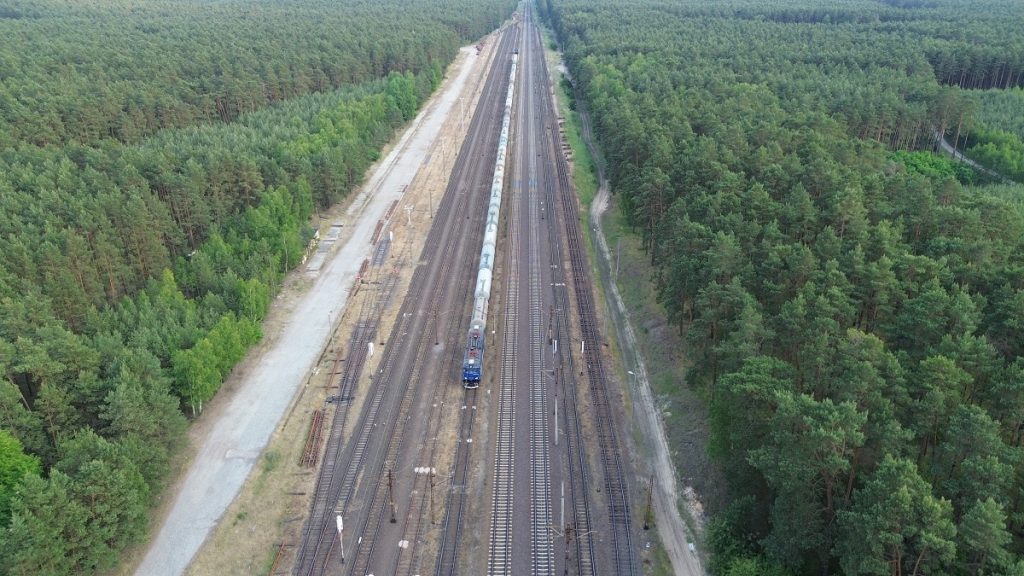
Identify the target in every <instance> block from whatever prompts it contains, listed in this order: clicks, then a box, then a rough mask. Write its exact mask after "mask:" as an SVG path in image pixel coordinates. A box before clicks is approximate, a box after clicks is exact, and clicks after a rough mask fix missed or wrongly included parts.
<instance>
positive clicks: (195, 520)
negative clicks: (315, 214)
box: [135, 48, 484, 576]
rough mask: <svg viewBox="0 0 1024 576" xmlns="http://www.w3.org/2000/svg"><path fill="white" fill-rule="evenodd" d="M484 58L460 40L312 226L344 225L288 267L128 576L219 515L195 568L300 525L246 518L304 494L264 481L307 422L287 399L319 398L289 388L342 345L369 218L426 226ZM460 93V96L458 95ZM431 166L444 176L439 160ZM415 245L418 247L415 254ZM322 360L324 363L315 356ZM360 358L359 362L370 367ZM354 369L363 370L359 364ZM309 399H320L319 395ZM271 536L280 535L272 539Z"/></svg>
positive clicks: (165, 563)
mask: <svg viewBox="0 0 1024 576" xmlns="http://www.w3.org/2000/svg"><path fill="white" fill-rule="evenodd" d="M482 60H484V58H481V57H479V56H477V55H476V50H475V49H471V48H466V49H463V50H462V52H460V55H459V57H458V59H457V60H456V63H455V64H453V66H452V68H451V69H450V70H449V78H448V79H447V80H446V81H445V83H444V84H443V85H442V87H441V89H440V90H439V91H438V93H437V94H435V96H434V97H433V98H432V99H431V100H430V101H428V102H427V104H426V106H425V107H424V110H423V111H422V112H421V113H420V114H419V115H418V116H417V117H416V119H415V120H413V122H412V123H411V124H410V126H409V128H408V129H407V130H406V131H405V133H404V134H403V135H402V136H401V138H400V139H399V140H398V142H397V143H396V144H395V145H394V147H393V148H392V149H391V151H390V152H389V153H388V154H387V155H386V156H385V157H384V158H383V160H381V161H380V162H379V163H378V164H377V165H376V166H375V167H374V168H373V169H371V170H372V172H373V174H372V176H371V177H370V178H369V180H368V181H367V184H366V185H365V186H364V187H363V188H362V189H361V190H360V191H359V193H358V194H357V195H355V196H354V197H353V198H351V199H350V200H348V201H347V202H346V203H345V204H344V205H343V206H340V207H337V208H335V209H333V210H332V211H330V213H328V214H327V218H326V219H324V220H323V221H322V222H321V233H322V234H323V233H324V232H326V231H327V229H329V228H330V226H331V225H332V224H337V223H340V224H343V228H342V232H341V234H340V236H339V237H338V239H337V241H336V242H335V247H334V253H333V255H332V256H329V257H328V259H327V260H326V261H325V262H324V263H323V265H322V266H320V269H319V270H318V271H316V272H307V271H306V270H305V268H304V267H303V268H301V269H300V270H298V271H296V272H295V273H293V274H292V276H291V277H290V278H289V280H288V281H287V282H286V286H285V289H284V290H283V291H282V293H281V294H280V295H279V296H278V298H277V299H276V300H275V302H274V304H273V306H272V309H271V312H270V314H269V315H268V318H267V320H266V322H265V323H264V333H265V340H264V341H263V342H262V343H261V345H260V346H259V347H257V348H256V349H254V350H253V351H252V352H251V353H250V355H249V357H248V358H247V359H246V360H244V361H243V362H242V363H241V364H240V365H239V366H238V367H237V368H236V370H235V371H234V373H232V375H231V376H230V377H229V379H228V380H227V381H226V382H225V385H224V387H223V389H222V390H221V393H220V394H219V395H218V397H217V398H216V399H215V400H214V401H213V402H211V404H210V405H209V406H208V407H207V410H206V412H205V413H204V415H203V416H202V417H201V418H200V419H199V421H198V422H196V424H195V425H194V426H193V428H192V429H191V431H190V440H191V444H192V451H191V452H190V456H189V458H188V462H187V463H186V464H185V467H186V470H185V471H184V472H183V474H182V476H181V477H180V479H179V480H178V482H177V483H175V485H174V486H172V487H171V488H169V489H168V491H167V493H166V494H165V496H164V498H167V499H168V500H169V502H168V504H167V505H166V506H165V508H164V509H163V510H161V516H162V518H160V519H158V521H161V520H162V525H161V527H160V530H159V533H158V534H157V536H156V537H155V538H154V540H153V541H152V543H151V544H150V546H149V548H148V550H147V552H146V554H145V557H144V558H143V560H142V562H141V564H140V565H139V566H138V568H137V569H136V571H135V573H136V574H138V575H144V576H151V575H165V574H166V575H178V574H182V573H184V572H185V570H186V568H187V567H188V566H189V564H190V562H191V561H192V559H193V557H194V556H195V555H196V553H197V552H198V550H199V549H200V547H201V546H202V545H203V543H204V541H205V540H206V539H207V536H208V535H209V534H210V533H211V530H212V529H213V528H214V527H215V526H218V522H220V528H219V529H218V530H219V533H221V532H225V531H226V534H227V536H225V537H224V538H218V540H221V541H222V542H226V543H227V545H226V547H218V548H219V550H217V549H212V551H211V554H213V556H212V557H210V558H209V559H206V558H204V559H201V561H200V562H198V564H199V566H197V569H199V568H200V567H202V566H205V567H206V568H204V569H202V570H201V572H202V573H210V574H213V573H217V574H222V573H229V572H232V571H234V573H245V574H249V573H255V572H260V571H265V570H266V569H267V568H268V567H269V565H270V562H271V561H272V558H273V552H272V551H271V550H268V549H267V548H268V547H266V545H265V544H264V545H263V548H262V550H263V552H259V551H255V550H252V549H250V553H249V554H248V562H245V563H241V564H238V563H236V564H234V565H233V567H232V568H230V569H228V566H226V565H225V564H224V561H225V560H226V559H225V558H223V557H221V556H219V554H223V553H224V550H225V549H226V548H231V547H235V548H239V551H241V545H240V543H241V542H243V541H246V540H247V539H249V538H255V539H256V540H257V541H259V540H266V538H268V537H269V538H270V539H271V540H273V539H274V537H275V535H279V534H281V533H282V532H285V533H286V532H289V531H292V530H294V528H293V527H294V526H297V529H298V530H301V520H302V519H301V518H295V517H291V518H289V517H285V518H280V517H279V518H277V520H276V521H273V520H271V521H270V522H269V525H268V524H267V523H260V522H254V521H250V520H249V518H250V515H252V516H253V517H254V518H255V517H259V510H260V509H261V508H262V504H256V503H259V502H270V503H271V504H273V503H278V502H279V501H286V500H288V498H287V496H292V497H293V498H292V500H295V501H296V502H297V503H295V504H290V505H285V506H283V508H284V510H285V511H286V512H288V513H291V512H294V511H295V510H300V511H304V510H303V506H302V505H301V502H302V501H304V500H303V499H300V498H296V497H298V496H303V495H304V494H301V493H300V492H302V490H293V491H292V492H293V494H285V495H284V496H282V495H281V493H280V492H277V493H276V494H275V493H273V490H272V488H270V487H268V486H270V484H269V483H268V482H267V477H269V476H270V475H272V474H273V472H274V471H275V470H279V469H286V468H287V467H288V466H293V465H294V463H295V462H296V461H297V459H298V457H297V455H296V451H298V452H301V449H302V441H303V439H304V436H305V433H306V430H307V429H308V425H309V424H308V422H309V420H308V416H307V417H303V418H298V417H296V418H291V416H292V415H294V414H295V413H296V410H297V407H298V404H297V402H299V401H300V400H301V399H302V398H304V397H306V396H310V397H312V398H313V400H312V401H313V402H317V401H318V400H317V397H318V396H319V395H306V394H297V392H299V391H302V390H307V389H308V388H309V387H310V386H311V382H312V381H311V380H310V378H311V377H313V376H317V375H319V374H320V372H321V367H322V366H323V365H327V366H331V365H333V359H334V357H335V356H336V353H337V346H341V345H343V344H344V342H346V341H347V333H345V334H343V335H342V336H341V337H340V338H341V339H340V341H338V342H333V341H332V339H331V336H332V334H333V333H334V331H335V329H336V326H337V325H338V324H339V323H340V322H341V321H342V320H343V318H348V317H349V316H351V314H349V315H344V314H343V311H344V310H345V306H346V303H347V302H348V299H349V293H350V291H351V289H352V286H353V283H354V280H355V277H356V274H357V272H358V271H359V267H360V266H361V264H362V262H363V260H364V259H365V258H367V257H370V256H372V254H371V246H370V242H369V239H370V237H371V236H372V234H373V231H374V228H375V227H376V225H377V222H378V220H380V219H381V218H383V217H384V215H385V213H386V212H387V210H388V208H389V207H390V206H391V204H392V203H393V202H394V201H396V200H399V201H400V202H399V204H400V207H399V208H398V209H397V210H396V211H395V212H396V213H395V215H394V216H393V217H392V220H393V221H394V222H395V223H396V225H397V223H399V222H400V221H402V220H405V221H406V222H407V225H408V226H412V224H411V223H412V220H413V219H414V218H415V219H416V220H417V221H423V222H428V221H429V218H425V217H423V216H426V212H427V208H428V205H430V207H432V208H435V209H436V204H437V202H438V200H439V199H440V194H441V193H442V192H443V190H444V185H445V182H444V181H443V180H441V181H438V180H437V178H434V177H420V173H421V168H422V167H423V166H425V165H426V166H430V165H431V164H435V165H436V164H440V163H451V162H454V159H455V156H456V152H455V151H456V150H457V146H459V145H460V144H461V132H462V131H463V130H462V129H464V128H465V127H468V117H469V116H468V115H469V114H471V108H470V106H471V104H472V102H468V100H471V98H470V97H469V95H470V94H472V93H473V91H475V90H478V89H479V83H478V82H477V81H476V78H475V77H474V74H472V72H474V71H475V70H478V69H479V68H480V67H479V66H478V65H477V62H478V61H482ZM460 96H464V98H463V99H462V100H461V101H460ZM474 101H475V100H474ZM449 113H452V114H451V117H452V118H454V121H451V122H449V125H448V126H447V129H443V128H444V126H443V125H444V122H445V120H446V119H448V117H449ZM460 115H465V116H466V121H465V122H459V117H460ZM455 131H458V132H455ZM432 160H433V161H432ZM437 170H438V171H439V172H443V170H441V169H440V168H438V169H437ZM413 189H416V197H415V198H411V197H409V196H407V195H409V194H411V193H412V191H413ZM424 195H426V196H427V198H426V200H427V201H426V203H424V202H423V196H424ZM406 205H409V206H411V207H412V209H411V210H410V211H409V212H406V210H405V209H404V208H405V206H406ZM414 215H415V216H414ZM322 216H323V215H322ZM426 225H429V224H424V226H426ZM396 228H397V226H396ZM423 236H425V234H416V233H412V234H407V236H406V238H407V239H410V240H411V239H413V238H419V240H420V241H422V237H423ZM399 245H402V246H404V248H402V249H401V250H402V251H404V252H406V253H408V251H409V250H411V247H409V246H408V244H407V243H402V242H400V239H399V238H396V239H395V246H399ZM413 253H416V254H418V250H417V251H415V252H413ZM412 265H415V263H412ZM409 273H410V274H411V271H410V272H409ZM378 357H379V355H378ZM322 359H327V360H329V362H326V363H321V362H320V361H321V360H322ZM318 363H320V364H321V366H318ZM370 365H371V364H370V363H369V362H368V368H369V366H370ZM364 373H369V370H365V371H364ZM304 384H305V387H304V386H303V385H304ZM312 385H313V386H316V384H312ZM324 385H325V384H323V383H321V385H320V387H319V390H320V392H321V394H325V393H326V392H327V389H326V388H324V387H323V386H324ZM319 398H320V400H319V401H321V402H322V396H319ZM289 408H291V409H289ZM353 408H355V407H353ZM309 410H310V409H309V408H303V409H301V410H299V412H300V413H302V414H303V415H305V412H308V411H309ZM286 412H287V414H288V415H289V418H287V419H286V422H285V423H284V424H288V423H290V422H292V421H295V422H299V423H300V424H299V429H298V430H299V431H298V432H294V431H291V433H290V434H289V436H292V438H291V439H290V441H288V439H287V438H282V440H283V441H282V442H281V445H280V447H275V448H272V449H271V450H268V451H267V452H266V453H265V454H264V449H265V448H266V447H267V445H268V442H269V441H270V439H271V435H272V433H274V432H275V430H279V427H278V425H279V423H281V421H282V417H284V416H285V414H286ZM288 429H289V428H288V426H286V425H283V426H282V427H281V428H280V431H281V432H282V433H281V434H280V435H281V436H282V437H283V436H285V434H283V431H285V430H288ZM325 432H326V424H325ZM261 454H262V455H263V458H262V465H261V466H260V467H259V469H258V470H257V471H256V472H255V473H254V474H252V479H251V481H250V484H251V490H252V494H253V497H254V500H252V502H253V504H251V505H249V506H248V507H241V506H240V507H236V508H237V509H233V513H232V514H225V512H226V510H227V509H228V507H229V505H231V503H232V501H233V500H234V499H235V497H236V496H237V495H238V494H239V491H240V489H241V487H242V485H243V483H245V482H246V479H247V478H250V473H252V472H253V469H254V466H255V465H256V463H257V462H258V461H260V457H261ZM312 475H313V473H312V472H311V471H298V472H296V471H294V470H293V471H292V476H293V477H294V480H295V482H293V484H294V485H296V486H301V485H303V481H304V482H305V483H307V484H311V481H312V480H311V477H312ZM307 505H308V504H307ZM257 534H259V535H260V537H259V538H257V537H256V535H257ZM277 538H278V540H280V536H277ZM257 547H259V545H258V544H257Z"/></svg>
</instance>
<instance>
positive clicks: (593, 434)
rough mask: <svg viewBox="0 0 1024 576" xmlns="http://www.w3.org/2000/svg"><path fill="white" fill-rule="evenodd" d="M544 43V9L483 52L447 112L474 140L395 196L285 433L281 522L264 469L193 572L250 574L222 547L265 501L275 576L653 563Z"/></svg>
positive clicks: (605, 568)
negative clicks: (503, 141)
mask: <svg viewBox="0 0 1024 576" xmlns="http://www.w3.org/2000/svg"><path fill="white" fill-rule="evenodd" d="M541 42H542V41H541V37H540V34H539V32H538V30H537V28H536V27H535V25H534V23H533V21H532V16H531V15H530V13H529V11H528V10H527V12H525V13H524V14H523V16H522V18H520V19H517V20H514V21H512V22H511V23H509V24H508V25H506V26H505V27H503V28H502V29H501V30H499V31H498V32H497V33H495V34H494V35H492V36H491V37H489V39H488V40H487V45H486V46H481V47H479V48H478V51H480V50H482V52H481V54H480V56H481V61H480V62H478V64H479V66H478V69H479V70H480V77H479V81H478V84H477V85H476V88H475V90H473V94H472V95H471V97H470V100H472V101H471V102H464V101H463V98H460V106H459V107H458V109H459V112H460V113H461V115H462V116H461V117H460V118H456V119H451V118H450V119H449V120H448V123H449V124H452V125H454V124H458V130H457V132H459V133H464V140H463V142H462V145H461V148H458V149H455V147H454V146H453V145H451V144H445V143H450V142H452V140H453V139H446V140H443V141H442V145H441V146H442V147H441V148H438V147H437V146H434V147H433V148H432V149H431V150H430V151H429V152H428V154H427V159H425V160H424V165H423V167H422V168H421V169H420V171H419V173H418V174H417V175H416V178H415V179H414V180H413V183H412V184H410V186H409V188H410V191H409V194H412V193H416V194H418V195H419V196H418V197H417V198H416V200H417V202H418V203H414V202H413V201H412V200H411V199H410V198H409V197H405V198H403V199H402V200H400V201H396V202H394V203H393V204H392V205H391V207H390V208H389V210H388V211H387V214H386V215H385V217H384V218H382V219H381V220H380V222H378V224H377V226H376V228H375V229H374V233H373V238H372V240H371V245H372V248H371V250H370V251H369V256H368V257H367V258H366V260H365V261H364V262H363V264H362V266H361V267H360V271H359V274H358V278H356V279H355V281H354V284H353V285H352V287H351V289H350V293H349V299H348V305H347V308H346V310H345V311H344V312H343V313H341V315H340V318H339V319H338V322H337V329H336V331H335V333H334V335H333V337H332V339H331V342H330V343H329V344H328V346H327V347H326V348H325V350H324V352H323V354H322V356H321V358H320V360H319V362H318V364H317V368H315V369H314V372H313V374H312V375H311V376H310V377H309V379H308V381H307V383H306V385H305V387H304V389H303V390H302V391H301V392H300V397H301V398H300V400H299V401H296V402H295V403H294V404H293V406H292V407H291V409H290V411H289V413H288V414H287V417H286V418H285V420H284V423H283V424H282V427H281V429H282V430H285V429H288V428H291V429H292V430H293V432H292V433H291V437H292V439H293V442H292V444H294V446H292V447H290V448H288V449H285V450H281V451H280V453H276V455H275V458H276V457H280V458H284V459H287V460H289V461H288V462H287V463H286V464H284V465H283V468H284V470H281V471H278V472H277V475H278V476H279V477H284V476H285V475H287V478H286V480H284V482H283V483H281V482H278V483H277V484H275V487H274V489H280V490H284V492H285V494H286V496H285V497H283V498H282V499H280V500H279V501H275V502H274V503H273V504H268V505H267V506H266V508H268V509H272V510H273V512H272V513H269V512H268V513H265V514H261V512H260V511H258V510H255V509H254V508H262V507H263V506H262V505H261V504H259V503H258V502H259V501H260V500H261V499H266V498H268V497H270V498H275V497H274V496H267V492H268V491H269V490H268V489H266V488H265V487H264V486H263V485H262V484H261V483H262V480H261V477H262V476H264V475H267V474H266V473H267V472H269V471H268V470H267V466H266V460H265V461H264V472H263V473H261V472H259V471H258V472H256V473H255V474H254V475H253V476H254V478H255V479H251V480H250V482H249V486H248V488H247V494H248V496H243V498H241V499H240V500H243V501H245V502H246V503H244V504H239V503H238V502H236V504H235V505H233V507H232V508H231V509H230V510H229V511H228V513H227V514H226V515H225V520H222V521H221V523H220V526H219V527H218V530H217V532H216V535H215V536H214V538H213V539H212V540H213V541H214V544H207V545H206V547H205V548H204V549H203V551H202V552H201V553H200V555H199V557H198V558H197V560H196V562H194V563H193V565H192V567H191V568H190V572H191V573H194V574H207V573H217V571H218V570H221V571H222V572H220V573H224V572H225V571H226V572H238V573H242V572H245V571H246V570H247V569H251V568H253V565H252V564H251V563H250V564H248V565H247V567H246V566H243V565H237V566H235V565H226V564H225V563H224V562H223V556H222V554H223V552H222V551H223V550H225V549H228V548H231V547H232V544H231V543H232V541H233V540H235V539H236V538H237V536H238V534H239V530H240V525H243V526H244V525H250V524H251V525H250V530H249V531H250V532H254V531H256V530H257V527H256V525H255V524H253V523H252V522H250V519H249V518H248V515H249V514H250V513H252V514H254V516H259V517H260V518H261V521H262V522H264V523H265V524H261V526H263V525H266V523H269V524H272V525H273V528H271V529H269V530H267V534H266V535H264V537H263V538H262V541H264V542H265V541H266V540H267V538H270V537H272V536H273V537H275V538H277V540H276V541H275V542H276V543H277V546H276V547H275V553H274V556H273V558H272V560H269V561H268V564H267V565H266V566H262V568H261V569H263V570H268V568H269V572H270V573H272V574H289V573H290V574H303V575H306V574H317V575H320V574H346V575H348V574H352V575H363V574H378V575H379V574H394V575H400V574H401V575H413V574H445V575H452V574H488V575H498V574H503V575H519V574H588V575H589V574H594V575H596V574H609V575H613V574H614V575H625V574H640V573H641V568H640V565H641V561H640V556H641V545H640V541H641V538H640V537H639V536H640V524H642V521H639V520H638V516H637V510H636V508H637V507H639V506H642V504H643V494H642V492H643V490H644V488H643V486H638V485H637V484H639V482H637V481H636V479H635V474H634V472H633V471H632V470H631V469H630V464H629V458H628V457H627V456H626V455H625V454H624V452H623V450H624V448H623V446H624V445H623V441H622V440H621V439H620V436H621V435H622V434H623V432H622V431H621V430H620V429H619V427H618V425H617V423H621V422H623V421H624V415H623V414H624V408H623V406H622V401H621V397H620V395H619V391H618V387H617V386H616V385H615V384H614V383H612V382H610V381H609V374H608V372H607V371H606V370H605V368H604V364H605V358H603V355H604V354H605V350H606V348H605V346H604V345H603V340H602V335H601V328H600V322H599V320H598V312H597V310H596V309H595V306H596V303H595V299H594V298H593V296H592V290H593V288H592V286H591V284H590V273H589V266H588V263H587V255H586V252H585V249H584V245H583V232H582V231H581V229H580V216H579V213H578V202H577V199H576V196H575V191H574V189H573V187H572V184H571V178H570V172H569V166H568V164H567V160H566V157H565V153H564V143H563V136H562V134H561V131H560V119H559V117H558V114H557V113H556V111H555V103H554V101H553V97H552V89H551V85H550V80H549V78H550V76H549V73H548V70H547V63H546V61H545V55H544V49H543V46H542V43H541ZM517 59H518V63H517V66H516V67H513V62H514V61H515V60H517ZM512 80H514V88H513V89H512V90H510V83H511V81H512ZM472 82H473V80H470V83H472ZM513 91H514V95H513V97H512V100H511V102H512V105H511V107H508V108H507V109H506V106H505V104H506V98H507V95H508V94H509V93H510V92H513ZM506 117H508V118H509V119H510V124H509V126H508V128H507V131H508V133H509V137H508V158H507V161H505V162H504V163H503V166H504V178H503V179H501V176H500V172H499V177H498V178H499V179H501V180H499V181H497V184H498V186H497V190H498V192H499V193H500V195H501V196H503V199H502V200H501V217H500V221H499V223H498V232H497V250H496V254H495V259H494V262H493V287H491V288H490V301H489V307H487V308H488V310H489V312H488V313H487V315H486V318H487V326H486V330H485V334H484V336H485V344H486V346H485V352H484V356H483V370H482V373H483V377H482V380H481V382H480V386H479V388H476V389H467V388H464V387H463V385H462V382H461V378H460V375H461V373H462V372H461V367H462V362H463V356H464V353H465V349H466V334H467V329H468V326H469V319H470V317H471V315H472V312H473V306H474V290H475V289H476V288H477V287H475V286H474V280H475V279H476V277H477V269H478V266H479V260H480V247H481V242H482V240H483V238H484V228H485V219H486V218H487V213H488V203H489V202H493V198H490V195H491V189H492V180H493V179H494V178H495V176H494V174H495V152H496V150H498V144H499V134H500V133H501V131H502V130H501V129H502V122H503V118H506ZM448 129H450V127H449V128H448ZM444 147H447V148H450V149H444ZM435 156H436V157H437V159H438V160H439V161H440V162H434V161H432V160H433V157H435ZM438 164H440V166H441V167H442V168H441V170H450V172H447V173H445V174H438V171H439V170H438V168H437V165H438ZM431 167H433V168H431ZM431 170H433V172H431ZM438 179H441V181H443V182H447V185H446V187H444V188H441V187H440V186H436V184H433V182H434V181H437V180H438ZM427 180H430V181H431V182H427ZM431 189H432V190H433V191H432V192H430V190H431ZM425 190H426V191H428V192H429V193H430V194H432V197H431V198H429V200H428V207H427V209H426V210H423V202H422V200H423V198H422V197H421V196H422V193H423V191H425ZM435 204H436V205H435ZM414 219H415V220H416V223H414ZM296 429H301V430H302V435H303V436H304V437H305V438H304V441H299V442H294V439H295V432H294V430H296ZM292 460H294V462H292ZM260 494H262V495H260ZM642 513H643V512H642V509H641V510H640V514H642ZM232 520H233V522H232ZM253 520H254V519H253ZM229 523H231V524H229ZM264 546H265V544H264Z"/></svg>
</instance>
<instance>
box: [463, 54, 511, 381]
mask: <svg viewBox="0 0 1024 576" xmlns="http://www.w3.org/2000/svg"><path fill="white" fill-rule="evenodd" d="M518 62H519V55H518V51H516V52H515V53H513V54H512V70H511V71H510V72H509V78H508V94H507V95H506V96H505V111H504V115H503V116H502V120H501V136H499V137H498V156H497V158H496V159H495V161H494V180H492V181H491V200H490V204H489V205H488V206H487V222H486V223H485V224H484V242H483V246H482V247H481V249H480V267H479V268H478V269H477V274H476V290H475V292H474V294H473V316H472V318H471V319H470V321H469V333H468V334H467V336H466V353H465V355H464V356H463V359H462V384H463V386H465V387H466V388H477V387H479V386H480V378H481V377H482V374H483V368H484V337H485V335H486V332H485V330H484V329H485V328H486V327H487V302H488V301H489V300H490V298H491V273H492V271H493V269H494V254H495V251H494V247H495V244H496V243H497V241H498V218H499V217H500V215H501V193H502V189H503V188H504V187H505V154H506V152H507V151H508V132H509V126H510V125H511V123H512V95H513V94H514V91H515V86H516V66H517V65H518Z"/></svg>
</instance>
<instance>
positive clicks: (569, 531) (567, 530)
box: [562, 524, 574, 576]
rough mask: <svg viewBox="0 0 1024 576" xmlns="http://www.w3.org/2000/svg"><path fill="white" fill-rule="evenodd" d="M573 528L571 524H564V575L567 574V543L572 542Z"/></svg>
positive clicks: (566, 575) (567, 575)
mask: <svg viewBox="0 0 1024 576" xmlns="http://www.w3.org/2000/svg"><path fill="white" fill-rule="evenodd" d="M573 530H574V528H573V527H572V524H566V525H565V566H564V568H565V570H564V571H563V572H562V573H563V574H564V575H565V576H569V543H570V542H572V533H573Z"/></svg>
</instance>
